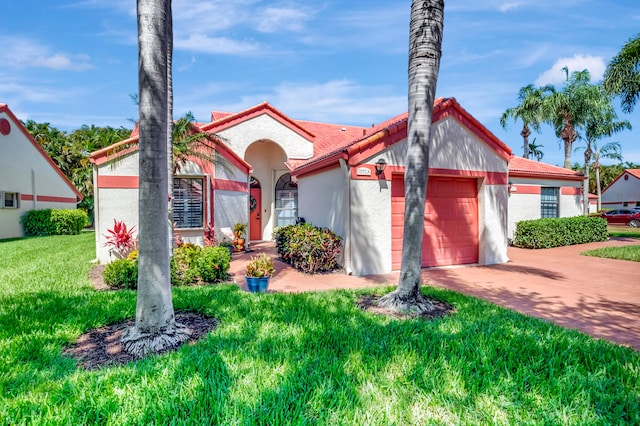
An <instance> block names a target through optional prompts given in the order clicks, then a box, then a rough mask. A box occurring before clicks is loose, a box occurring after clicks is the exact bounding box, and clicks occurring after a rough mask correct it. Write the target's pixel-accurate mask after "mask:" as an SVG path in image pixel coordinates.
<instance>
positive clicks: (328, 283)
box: [230, 238, 640, 350]
mask: <svg viewBox="0 0 640 426" xmlns="http://www.w3.org/2000/svg"><path fill="white" fill-rule="evenodd" d="M639 244H640V241H639V240H637V239H624V238H615V239H612V240H609V241H606V242H602V243H590V244H581V245H577V246H569V247H558V248H553V249H541V250H525V249H518V248H513V247H511V248H509V250H508V255H509V258H510V259H511V261H510V262H509V263H506V264H502V265H491V266H466V267H451V268H433V269H424V270H423V282H424V283H427V284H428V285H431V286H434V287H442V288H447V289H451V290H455V291H458V292H460V293H463V294H466V295H470V296H475V297H478V298H481V299H484V300H487V301H490V302H492V303H496V304H498V305H501V306H504V307H507V308H511V309H514V310H516V311H518V312H521V313H523V314H526V315H530V316H534V317H538V318H543V319H547V320H550V321H553V322H554V323H556V324H559V325H562V326H564V327H568V328H575V329H579V330H580V331H582V332H583V333H586V334H589V335H591V336H594V337H597V338H602V339H607V340H610V341H613V342H616V343H619V344H623V345H627V346H631V347H633V348H635V349H638V350H640V262H630V261H623V260H614V259H601V258H597V257H590V256H580V253H582V252H583V251H586V250H591V249H594V248H600V247H614V246H624V245H639ZM251 248H252V249H253V250H254V252H253V253H242V254H240V253H235V254H234V255H233V259H232V262H231V270H230V273H231V274H232V277H233V279H234V281H235V282H236V283H238V285H240V286H242V287H243V288H245V289H246V287H245V285H244V270H245V269H244V268H245V265H246V262H247V261H248V259H249V258H250V257H251V256H252V255H255V254H257V253H260V252H266V253H268V254H270V255H272V256H273V258H274V259H276V258H277V256H276V254H275V248H274V245H273V244H272V243H269V242H260V243H252V244H251ZM275 263H276V273H275V275H274V276H273V278H272V279H271V283H270V285H269V289H270V291H284V292H300V291H314V290H330V289H338V288H352V289H353V288H367V287H372V286H379V285H395V284H396V283H397V282H398V273H397V272H396V273H391V274H386V275H374V276H365V277H354V276H349V275H345V274H341V273H335V274H323V275H304V274H301V273H299V272H297V271H296V270H294V269H293V268H291V267H290V266H288V265H287V264H285V263H283V262H280V261H276V262H275Z"/></svg>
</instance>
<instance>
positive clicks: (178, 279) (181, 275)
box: [102, 244, 231, 290]
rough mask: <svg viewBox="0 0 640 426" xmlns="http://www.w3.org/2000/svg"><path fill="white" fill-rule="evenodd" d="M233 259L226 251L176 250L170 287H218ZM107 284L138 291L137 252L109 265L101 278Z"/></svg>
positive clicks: (208, 249) (180, 248)
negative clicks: (205, 285)
mask: <svg viewBox="0 0 640 426" xmlns="http://www.w3.org/2000/svg"><path fill="white" fill-rule="evenodd" d="M230 263H231V256H230V255H229V250H228V249H226V248H225V247H205V248H204V249H203V248H201V247H199V246H195V245H192V244H184V245H182V246H180V247H176V248H175V249H174V250H173V257H172V258H171V264H170V265H171V284H172V285H174V286H186V285H195V284H205V283H216V282H221V281H224V280H226V279H227V278H228V272H229V266H230ZM102 277H103V278H104V282H105V284H107V285H108V286H109V287H112V288H118V289H120V288H126V289H131V290H135V289H136V287H137V284H138V259H137V252H136V251H134V252H132V253H131V254H130V255H129V256H128V257H127V258H125V259H116V260H114V261H113V262H111V263H109V264H108V265H107V266H106V267H105V270H104V272H103V274H102Z"/></svg>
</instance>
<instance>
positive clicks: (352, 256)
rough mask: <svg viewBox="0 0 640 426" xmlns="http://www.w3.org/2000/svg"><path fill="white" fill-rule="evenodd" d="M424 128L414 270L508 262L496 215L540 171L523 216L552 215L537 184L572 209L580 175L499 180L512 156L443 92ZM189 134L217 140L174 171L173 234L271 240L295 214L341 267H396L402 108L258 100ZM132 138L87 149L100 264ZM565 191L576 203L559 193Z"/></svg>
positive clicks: (123, 212) (134, 190)
mask: <svg viewBox="0 0 640 426" xmlns="http://www.w3.org/2000/svg"><path fill="white" fill-rule="evenodd" d="M432 126H433V127H432V145H431V149H430V154H429V155H430V158H429V167H430V169H429V183H428V195H427V203H426V209H425V218H424V223H425V226H424V244H423V250H422V251H423V252H422V263H423V266H424V267H432V266H445V265H460V264H494V263H504V262H506V261H508V258H507V242H508V238H509V237H510V234H509V230H510V227H511V222H512V220H511V219H510V218H509V215H508V213H507V212H508V209H509V208H511V202H512V200H513V199H514V197H516V196H515V195H514V194H515V193H516V192H515V191H516V189H517V190H518V191H520V193H518V195H517V197H520V196H524V194H525V192H526V191H525V188H528V186H531V185H530V183H531V182H530V181H529V180H528V179H529V178H530V177H534V178H536V179H541V181H540V182H539V185H538V186H539V189H538V190H537V191H538V193H535V191H534V190H533V189H527V191H529V192H530V193H529V194H528V195H530V197H527V202H528V203H529V207H527V209H526V210H527V211H530V213H531V214H530V216H532V217H531V218H534V217H536V216H537V217H540V214H542V215H546V214H551V213H550V210H549V209H550V208H549V207H548V206H547V204H548V202H550V201H549V200H552V199H553V197H552V195H551V192H554V191H549V190H547V189H546V188H547V187H553V188H556V190H555V192H554V194H557V197H556V202H557V209H556V214H557V215H562V216H566V215H576V214H580V210H579V208H580V201H579V200H580V195H579V193H577V191H575V190H574V189H573V188H574V187H576V186H577V187H579V186H580V184H581V179H582V178H581V177H580V176H581V175H577V174H571V175H561V176H559V178H558V176H556V175H555V174H554V173H557V171H556V170H555V169H557V168H553V166H549V167H550V168H549V169H544V170H540V171H539V173H537V174H534V175H531V176H517V174H516V175H513V176H512V177H511V178H512V179H519V180H518V181H516V182H515V186H514V183H512V184H511V185H510V184H509V182H510V162H511V163H513V164H518V163H519V160H518V159H515V157H513V156H512V155H511V150H510V149H509V147H507V146H506V145H505V144H504V143H503V142H502V141H500V140H499V139H498V138H497V137H496V136H495V135H493V134H492V133H491V132H490V131H489V130H488V129H487V128H486V127H484V126H483V125H482V124H481V123H480V122H478V121H477V120H476V119H475V118H474V117H472V116H471V115H470V114H469V113H468V112H467V111H466V110H465V109H464V108H463V107H462V106H461V105H460V104H459V103H458V102H457V101H456V100H455V99H454V98H439V99H437V100H436V101H435V103H434V110H433V124H432ZM193 131H194V132H206V133H210V134H214V135H216V137H217V138H219V141H218V142H216V143H211V145H210V149H211V155H210V158H209V159H205V158H202V156H198V157H197V158H196V157H193V158H192V159H191V160H190V161H189V162H187V164H186V165H185V166H184V167H182V168H181V169H180V171H179V172H178V174H176V175H175V176H174V181H173V182H174V183H173V194H170V195H171V196H172V197H173V204H174V213H173V221H174V224H175V229H176V233H177V234H179V235H180V236H181V237H182V239H183V240H185V241H189V242H193V243H196V244H202V243H203V240H204V231H205V229H206V228H208V227H210V228H213V229H215V232H216V235H218V237H219V238H222V236H223V235H224V232H223V231H224V230H226V229H229V228H232V227H233V225H234V224H235V223H243V224H246V225H247V237H248V239H249V240H250V241H254V242H255V241H262V240H270V239H271V234H272V231H273V230H274V228H276V227H279V226H284V225H289V224H293V223H295V222H296V221H297V220H300V219H301V218H304V220H305V221H306V222H307V223H312V224H314V225H316V226H321V227H327V228H329V229H331V230H332V231H334V232H336V233H337V234H338V235H340V236H341V237H342V238H343V239H344V251H343V259H342V264H343V266H344V268H345V271H346V272H347V273H350V274H355V275H368V274H378V273H386V272H390V271H393V270H397V269H399V266H400V254H401V246H402V238H403V220H404V216H403V212H404V172H405V153H406V149H407V114H406V113H405V114H401V115H399V116H396V117H393V118H391V119H390V120H387V121H385V122H383V123H380V124H377V125H374V126H372V127H359V126H347V125H339V124H328V123H318V122H312V121H304V120H295V119H293V118H290V117H288V116H287V115H285V114H283V113H282V112H280V111H279V110H277V109H276V108H274V107H273V106H271V105H270V104H268V103H266V102H265V103H261V104H259V105H255V106H253V107H251V108H249V109H246V110H244V111H241V112H237V113H229V112H218V111H214V112H212V114H211V122H210V123H207V124H197V125H196V124H194V126H193ZM137 141H138V136H137V134H136V133H135V132H134V133H133V134H132V137H131V138H129V139H127V140H125V141H122V142H119V143H118V144H116V145H115V146H112V147H108V148H105V149H102V150H100V151H97V152H94V153H92V154H91V161H92V162H93V164H94V190H95V226H96V252H97V257H98V259H99V260H100V261H101V262H109V261H110V257H109V252H108V250H107V248H106V247H105V246H104V242H105V237H104V235H105V234H106V233H107V229H109V228H110V227H112V226H113V223H114V220H118V221H120V220H122V221H124V222H125V223H126V224H127V225H130V226H131V225H137V222H138V209H137V202H138V196H137V195H138V155H137ZM530 163H535V162H528V161H526V162H525V163H524V164H525V165H528V166H532V165H531V164H530ZM535 164H540V163H535ZM562 170H564V169H562ZM547 178H549V179H547ZM555 178H558V179H555ZM520 188H522V190H520ZM567 188H572V189H567ZM574 192H575V193H576V194H577V195H575V196H574V197H573V198H574V200H573V204H576V206H575V207H576V208H575V209H573V204H572V203H571V202H570V201H567V200H565V197H566V196H571V194H574ZM536 195H537V198H536ZM536 203H537V207H535V206H536ZM565 204H566V206H565ZM543 205H544V207H541V206H543ZM547 210H549V211H548V212H547V213H544V212H545V211H547ZM520 216H526V214H521V215H520ZM519 220H520V219H519Z"/></svg>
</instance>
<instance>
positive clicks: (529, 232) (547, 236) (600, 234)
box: [513, 216, 609, 249]
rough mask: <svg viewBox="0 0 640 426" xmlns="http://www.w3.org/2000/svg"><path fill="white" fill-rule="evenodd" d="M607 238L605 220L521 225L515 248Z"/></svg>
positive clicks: (579, 218)
mask: <svg viewBox="0 0 640 426" xmlns="http://www.w3.org/2000/svg"><path fill="white" fill-rule="evenodd" d="M608 238H609V234H608V233H607V221H606V220H605V219H603V218H600V217H584V216H576V217H562V218H553V219H536V220H523V221H520V222H518V223H517V224H516V232H515V236H514V240H513V245H514V246H516V247H522V248H531V249H538V248H551V247H561V246H570V245H573V244H584V243H592V242H595V241H606V240H607V239H608Z"/></svg>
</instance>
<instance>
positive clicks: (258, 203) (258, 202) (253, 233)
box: [249, 178, 262, 241]
mask: <svg viewBox="0 0 640 426" xmlns="http://www.w3.org/2000/svg"><path fill="white" fill-rule="evenodd" d="M249 196H250V197H249V200H250V202H249V211H250V213H249V228H250V231H249V239H250V240H252V241H256V240H262V189H260V182H258V181H257V180H256V179H254V178H251V188H250V189H249Z"/></svg>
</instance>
